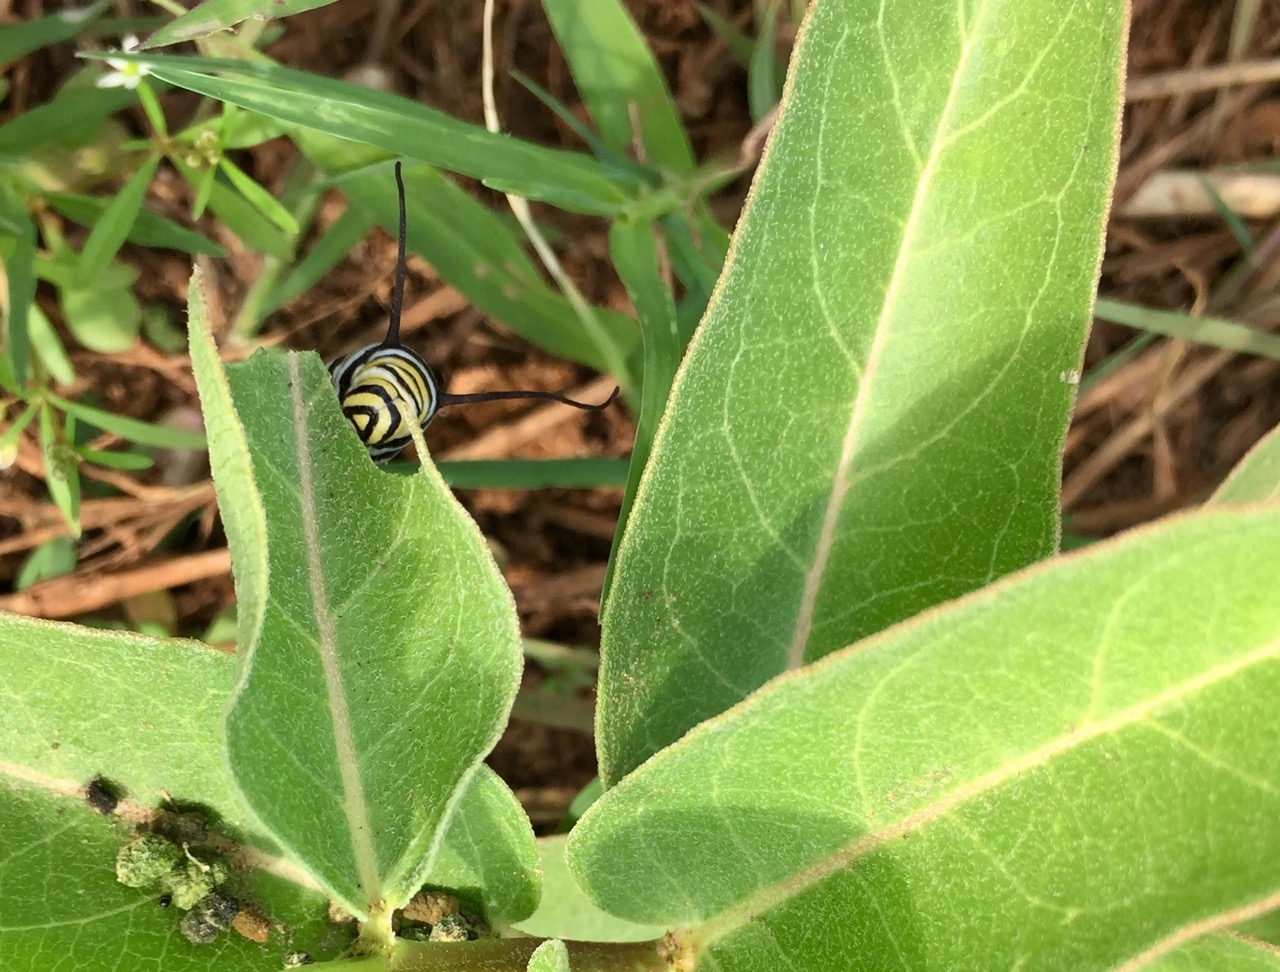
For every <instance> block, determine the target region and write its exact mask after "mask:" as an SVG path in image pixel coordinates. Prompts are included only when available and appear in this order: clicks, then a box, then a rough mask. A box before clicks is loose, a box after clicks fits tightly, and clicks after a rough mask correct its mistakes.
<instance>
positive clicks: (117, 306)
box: [58, 266, 142, 354]
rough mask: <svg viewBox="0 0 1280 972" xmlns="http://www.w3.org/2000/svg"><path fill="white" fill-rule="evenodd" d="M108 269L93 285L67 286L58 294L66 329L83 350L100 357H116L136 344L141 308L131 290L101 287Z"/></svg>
mask: <svg viewBox="0 0 1280 972" xmlns="http://www.w3.org/2000/svg"><path fill="white" fill-rule="evenodd" d="M110 270H111V267H110V266H108V267H105V268H104V269H103V271H102V273H101V274H99V277H98V281H97V283H96V284H90V285H89V286H88V287H83V288H81V287H75V286H72V287H69V288H67V289H64V290H62V291H60V292H59V294H58V300H59V303H61V305H62V317H63V321H64V322H65V323H66V325H67V330H68V331H70V332H71V335H72V336H73V337H74V338H75V339H76V340H77V341H78V342H80V344H82V345H84V347H86V348H88V349H89V350H90V351H97V352H98V353H99V354H118V353H119V352H121V351H127V350H129V348H131V347H133V346H134V345H135V344H137V343H138V332H139V330H141V328H142V306H141V305H140V304H139V303H138V298H137V297H135V296H134V295H133V290H132V288H130V287H118V286H104V284H106V281H107V274H108V273H109V272H110Z"/></svg>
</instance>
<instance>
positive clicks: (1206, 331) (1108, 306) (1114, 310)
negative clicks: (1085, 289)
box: [1094, 299, 1280, 361]
mask: <svg viewBox="0 0 1280 972" xmlns="http://www.w3.org/2000/svg"><path fill="white" fill-rule="evenodd" d="M1094 316H1095V317H1098V318H1101V319H1102V320H1104V321H1111V322H1112V323H1114V324H1126V325H1128V326H1129V327H1136V328H1140V329H1142V330H1144V331H1153V332H1155V333H1156V334H1165V335H1168V336H1169V337H1176V338H1182V339H1184V340H1187V341H1194V342H1196V343H1198V344H1209V345H1213V346H1214V347H1218V348H1223V349H1225V350H1227V351H1240V352H1243V353H1245V354H1256V355H1261V356H1262V357H1265V358H1272V359H1275V360H1277V361H1280V335H1276V334H1268V333H1267V332H1265V331H1259V330H1257V329H1255V328H1252V327H1249V326H1248V325H1247V324H1240V323H1238V322H1237V321H1229V320H1226V319H1225V318H1221V317H1198V316H1196V315H1194V314H1183V313H1179V312H1177V311H1160V310H1153V309H1152V308H1150V307H1142V306H1140V305H1138V304H1130V303H1128V302H1126V301H1120V300H1106V299H1099V300H1098V302H1097V305H1096V307H1095V308H1094Z"/></svg>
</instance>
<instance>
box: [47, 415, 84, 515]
mask: <svg viewBox="0 0 1280 972" xmlns="http://www.w3.org/2000/svg"><path fill="white" fill-rule="evenodd" d="M73 422H74V420H73V419H72V418H71V417H70V416H68V417H67V421H66V426H65V427H64V429H63V432H62V434H59V432H58V427H57V417H56V416H55V415H54V414H53V409H52V408H50V407H49V405H48V404H47V403H46V404H44V405H41V406H40V452H41V455H42V457H43V458H44V482H45V486H46V488H47V489H48V490H49V498H50V499H52V500H53V505H54V506H56V507H57V508H58V512H60V513H61V514H62V518H63V519H64V520H66V521H67V526H68V527H70V529H71V535H72V536H73V537H77V538H78V537H79V536H80V470H79V467H78V466H77V464H76V462H75V455H74V453H73V452H72V451H71V450H70V448H69V447H68V446H67V440H69V439H70V438H71V437H72V436H73V435H74V425H73Z"/></svg>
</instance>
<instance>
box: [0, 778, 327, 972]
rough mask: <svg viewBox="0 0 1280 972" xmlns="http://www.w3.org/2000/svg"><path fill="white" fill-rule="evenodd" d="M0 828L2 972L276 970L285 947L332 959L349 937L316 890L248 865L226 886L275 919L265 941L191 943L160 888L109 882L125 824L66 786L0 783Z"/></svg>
mask: <svg viewBox="0 0 1280 972" xmlns="http://www.w3.org/2000/svg"><path fill="white" fill-rule="evenodd" d="M0 833H3V834H4V839H5V853H4V855H3V858H0V887H3V888H4V898H3V904H0V968H3V969H5V972H44V970H46V969H57V968H76V969H145V968H153V969H158V968H163V969H164V972H276V970H278V969H280V967H281V965H282V963H283V959H284V956H285V955H287V954H289V953H290V952H294V951H297V950H307V951H310V952H311V953H312V954H314V955H315V957H317V958H320V959H324V958H331V957H334V956H336V955H337V954H339V953H340V952H341V950H342V949H343V947H344V946H345V944H346V943H347V942H348V941H349V940H350V937H351V936H350V934H349V933H344V932H343V931H342V930H341V929H337V928H334V927H333V926H331V925H330V924H329V922H328V920H327V904H326V902H325V899H324V896H323V895H321V894H319V893H318V892H317V891H315V890H312V889H307V888H301V887H298V886H297V885H292V884H288V883H286V882H284V881H282V880H280V879H279V878H275V877H272V876H270V875H269V874H266V873H264V872H262V871H253V872H249V873H239V872H238V873H237V874H236V876H235V878H234V879H233V885H234V886H233V887H229V889H228V890H230V891H231V892H232V893H233V894H234V895H235V896H236V897H237V898H238V899H239V900H242V901H245V902H253V904H254V906H255V908H256V909H257V910H259V911H260V912H261V913H262V914H263V915H264V917H267V918H268V920H270V921H271V922H272V923H273V924H274V928H273V929H272V933H271V936H270V938H269V939H268V941H267V942H266V943H265V944H262V945H260V944H257V943H255V942H251V941H249V940H248V939H246V938H243V937H241V936H240V935H238V934H236V933H234V932H228V933H224V934H222V935H220V936H219V937H218V939H217V940H216V941H215V942H213V943H212V944H210V945H199V946H197V945H192V944H191V943H190V942H188V941H187V940H186V939H185V938H183V936H182V934H181V933H180V932H179V930H178V922H179V920H180V919H181V917H182V915H181V912H180V911H179V909H177V908H169V909H164V908H161V907H160V905H159V903H158V900H159V894H158V893H153V892H150V891H147V890H143V889H136V888H127V887H125V886H124V885H123V884H120V883H119V882H118V881H117V880H116V875H115V858H116V853H117V852H118V851H119V849H120V847H121V845H122V844H123V843H124V842H125V840H126V839H127V834H128V833H129V828H126V827H125V826H124V825H123V822H122V821H118V820H109V819H107V818H104V817H100V816H98V815H97V814H95V813H93V812H92V811H91V810H90V809H89V807H88V805H87V804H85V803H84V802H83V801H82V800H80V799H78V798H75V797H68V796H67V795H66V794H64V793H60V792H56V791H52V790H50V789H47V788H42V787H39V786H30V785H26V784H22V785H19V786H17V787H10V786H5V787H3V788H0ZM161 963H162V964H161Z"/></svg>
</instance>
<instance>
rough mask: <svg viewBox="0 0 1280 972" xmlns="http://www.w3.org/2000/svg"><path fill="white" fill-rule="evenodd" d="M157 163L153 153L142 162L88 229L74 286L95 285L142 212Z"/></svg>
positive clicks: (85, 286) (158, 161)
mask: <svg viewBox="0 0 1280 972" xmlns="http://www.w3.org/2000/svg"><path fill="white" fill-rule="evenodd" d="M159 164H160V159H159V157H158V156H152V157H151V158H149V159H147V160H146V161H145V162H143V163H142V165H141V166H139V168H138V171H137V172H135V173H134V174H133V175H132V176H130V177H129V181H128V182H126V183H125V184H124V185H123V186H122V187H121V188H120V191H119V192H118V193H116V195H115V197H114V198H113V199H112V200H111V202H110V203H109V204H108V205H107V207H106V209H104V210H103V211H102V216H101V218H99V220H98V221H97V223H96V224H95V225H94V227H93V229H92V230H91V231H90V232H89V238H88V239H87V240H85V243H84V249H83V250H82V251H81V252H80V260H79V262H78V263H77V264H76V274H75V278H74V284H75V286H76V288H78V289H85V288H89V287H92V286H94V285H95V284H96V283H97V280H98V275H99V274H100V273H102V271H103V269H104V268H105V267H106V265H107V264H108V263H110V262H111V260H112V258H114V257H115V255H116V253H117V252H119V250H120V247H121V245H122V244H123V243H124V241H125V240H126V239H128V237H129V233H130V232H131V231H132V230H133V224H134V223H135V222H136V221H137V219H138V213H140V212H141V211H142V200H143V199H144V198H145V197H146V195H147V190H148V189H149V188H150V187H151V180H152V179H154V178H155V174H156V167H157V166H158V165H159Z"/></svg>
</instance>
